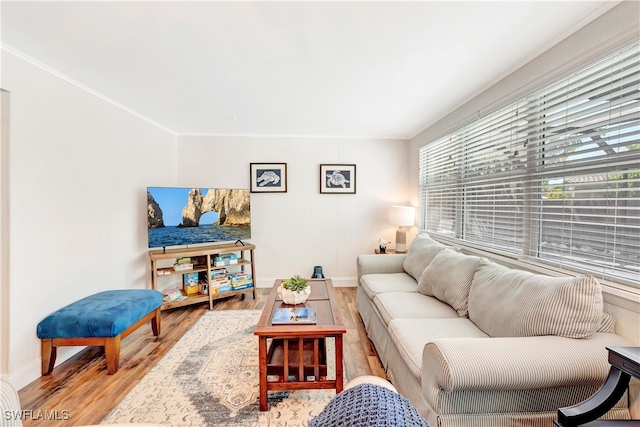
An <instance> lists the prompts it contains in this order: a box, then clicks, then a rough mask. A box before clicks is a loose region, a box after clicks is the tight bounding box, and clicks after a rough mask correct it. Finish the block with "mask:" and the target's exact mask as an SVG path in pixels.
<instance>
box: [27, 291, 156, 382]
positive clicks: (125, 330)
mask: <svg viewBox="0 0 640 427" xmlns="http://www.w3.org/2000/svg"><path fill="white" fill-rule="evenodd" d="M161 306H162V293H161V292H158V291H156V290H151V289H123V290H113V291H104V292H100V293H97V294H95V295H91V296H88V297H86V298H83V299H81V300H80V301H76V302H74V303H72V304H69V305H68V306H66V307H63V308H61V309H60V310H58V311H56V312H55V313H53V314H51V315H49V316H47V317H46V318H45V319H44V320H43V321H42V322H40V323H39V324H38V338H40V339H41V340H42V341H41V342H42V375H49V374H50V373H51V371H53V367H54V365H55V362H56V354H57V348H58V347H62V346H102V347H104V352H105V356H106V358H107V373H108V374H110V375H111V374H115V373H116V372H118V365H119V363H120V341H121V340H122V339H124V338H126V337H127V336H128V335H129V334H130V333H131V332H133V331H135V330H136V329H137V328H138V327H140V326H141V325H142V324H144V323H146V322H148V321H149V320H151V328H152V330H153V335H155V336H158V335H159V334H160V307H161Z"/></svg>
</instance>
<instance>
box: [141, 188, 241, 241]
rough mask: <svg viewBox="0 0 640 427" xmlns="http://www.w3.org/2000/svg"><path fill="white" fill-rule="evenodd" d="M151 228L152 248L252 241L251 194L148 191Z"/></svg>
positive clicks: (219, 190) (211, 190) (212, 190)
mask: <svg viewBox="0 0 640 427" xmlns="http://www.w3.org/2000/svg"><path fill="white" fill-rule="evenodd" d="M147 228H148V235H149V247H150V248H162V247H167V246H183V245H194V244H199V243H211V242H229V241H231V242H233V241H237V240H241V241H242V240H247V239H250V238H251V201H250V192H249V190H248V189H247V190H245V189H228V188H208V189H206V188H179V187H148V188H147Z"/></svg>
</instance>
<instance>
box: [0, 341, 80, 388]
mask: <svg viewBox="0 0 640 427" xmlns="http://www.w3.org/2000/svg"><path fill="white" fill-rule="evenodd" d="M84 348H85V347H62V348H58V354H57V357H56V365H55V366H58V365H59V364H61V363H63V362H64V361H65V360H68V359H70V358H71V357H73V356H75V355H76V354H78V353H79V352H80V351H81V350H83V349H84ZM41 369H42V366H41V361H40V359H39V358H38V360H34V361H33V362H30V363H29V364H27V365H26V366H24V367H22V368H20V369H18V370H17V371H16V372H14V373H12V374H11V375H9V377H8V379H7V381H8V382H9V383H10V384H11V385H12V386H13V388H15V389H16V390H20V389H21V388H23V387H25V386H27V385H29V384H31V383H32V382H34V381H36V380H37V379H38V378H40V377H41V376H42V371H41Z"/></svg>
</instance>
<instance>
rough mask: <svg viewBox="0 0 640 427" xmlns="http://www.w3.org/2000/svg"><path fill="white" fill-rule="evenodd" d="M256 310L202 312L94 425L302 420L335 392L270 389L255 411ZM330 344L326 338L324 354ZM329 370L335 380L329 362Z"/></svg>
mask: <svg viewBox="0 0 640 427" xmlns="http://www.w3.org/2000/svg"><path fill="white" fill-rule="evenodd" d="M260 313H261V312H260V311H259V310H228V311H208V312H206V313H205V314H204V315H203V316H202V317H201V318H200V319H199V320H198V321H197V322H196V323H195V324H194V325H193V326H192V327H191V329H189V330H188V331H187V333H186V334H185V335H184V336H183V337H182V338H181V339H180V340H179V341H178V342H177V343H176V344H175V345H174V346H173V347H172V348H171V349H170V350H169V351H168V352H167V354H165V356H164V357H163V358H162V359H161V360H160V361H159V362H158V363H157V364H156V366H154V367H153V368H152V369H151V370H150V371H149V373H148V374H147V375H145V376H144V378H143V379H142V380H141V381H140V382H139V383H138V384H137V385H136V386H135V387H134V388H133V389H132V390H131V391H130V392H129V393H128V394H127V395H126V396H125V397H124V399H123V400H122V401H121V402H120V403H119V404H118V405H117V406H116V407H115V408H114V409H113V410H112V411H111V412H110V413H109V414H108V415H107V416H106V417H105V418H104V419H103V420H102V422H101V424H129V423H145V424H159V425H167V426H176V427H183V426H185V427H186V426H256V427H257V426H287V427H294V426H306V425H308V421H309V420H310V419H311V418H313V417H314V416H316V415H317V414H318V413H320V411H321V410H322V409H323V408H324V407H325V406H326V405H327V403H328V402H329V401H330V400H331V398H332V397H333V396H335V390H296V391H278V392H274V391H270V392H269V410H268V411H264V412H261V411H260V410H259V404H258V396H259V385H258V384H259V382H258V381H259V380H258V339H257V337H256V336H254V335H253V330H254V327H255V325H256V324H257V323H258V319H259V318H260ZM331 347H333V346H331V345H330V343H327V350H328V351H329V349H330V348H331ZM331 350H333V349H331ZM328 359H329V360H335V359H333V357H328ZM328 371H329V372H328V374H329V376H331V375H333V378H335V366H328ZM331 372H333V373H331ZM345 377H346V375H345ZM346 380H347V378H345V382H346Z"/></svg>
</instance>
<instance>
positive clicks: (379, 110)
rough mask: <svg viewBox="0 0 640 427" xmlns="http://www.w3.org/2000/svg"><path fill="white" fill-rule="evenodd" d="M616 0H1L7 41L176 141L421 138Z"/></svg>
mask: <svg viewBox="0 0 640 427" xmlns="http://www.w3.org/2000/svg"><path fill="white" fill-rule="evenodd" d="M617 3H619V2H617V1H569V2H556V1H534V2H523V1H498V2H485V1H471V2H462V1H428V2H362V1H360V2H212V1H195V2H168V1H163V2H151V1H142V2H126V1H109V2H90V1H88V2H87V1H85V2H81V1H76V2H59V1H46V2H30V1H17V2H10V1H2V4H1V6H2V10H1V13H2V44H3V48H4V49H5V50H7V51H9V52H12V53H14V54H16V55H19V56H21V57H24V58H29V59H30V60H32V61H33V62H37V63H41V64H44V65H45V66H46V67H49V68H51V69H53V70H55V71H56V72H57V73H60V74H62V75H64V76H66V77H67V78H69V79H71V80H73V81H75V82H77V83H78V84H80V85H82V86H85V87H88V88H90V89H91V90H93V91H95V92H97V93H99V94H101V95H103V96H104V97H106V98H109V99H111V100H113V101H114V102H115V103H118V104H121V105H124V106H126V107H127V108H128V109H130V110H133V111H135V112H136V113H138V114H139V115H141V116H143V117H145V118H146V119H148V120H150V121H152V122H154V123H156V124H159V125H160V126H162V127H164V128H165V129H168V130H170V131H172V132H174V133H176V134H207V135H305V136H343V137H380V138H387V137H388V138H408V137H412V136H414V135H415V134H416V133H418V132H419V131H421V130H422V129H424V128H425V127H426V126H428V125H430V124H433V123H434V122H435V121H437V120H438V119H440V118H442V117H443V116H445V115H446V114H448V113H449V112H451V111H452V110H453V109H455V108H456V107H458V106H460V105H461V104H463V103H464V102H466V101H468V100H469V99H471V98H473V97H474V96H475V95H478V94H479V93H480V92H482V91H483V90H485V89H487V88H488V87H490V86H491V85H492V84H494V83H496V82H497V81H499V80H500V79H501V78H503V77H505V76H506V75H508V74H509V73H511V72H513V71H515V70H516V69H517V68H519V67H520V66H522V65H524V64H525V63H527V62H528V61H530V60H531V59H533V58H535V57H536V56H537V55H539V54H540V53H542V52H544V51H545V50H546V49H548V48H550V47H551V46H553V45H554V44H556V43H558V42H559V41H561V40H562V39H564V38H565V37H567V36H568V35H570V34H571V33H573V32H575V31H576V30H578V29H579V28H581V27H582V26H584V25H585V24H587V23H588V22H590V21H592V20H593V19H595V18H596V17H597V16H599V15H601V14H603V13H604V12H606V11H607V10H609V9H610V8H612V7H613V6H615V5H616V4H617Z"/></svg>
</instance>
